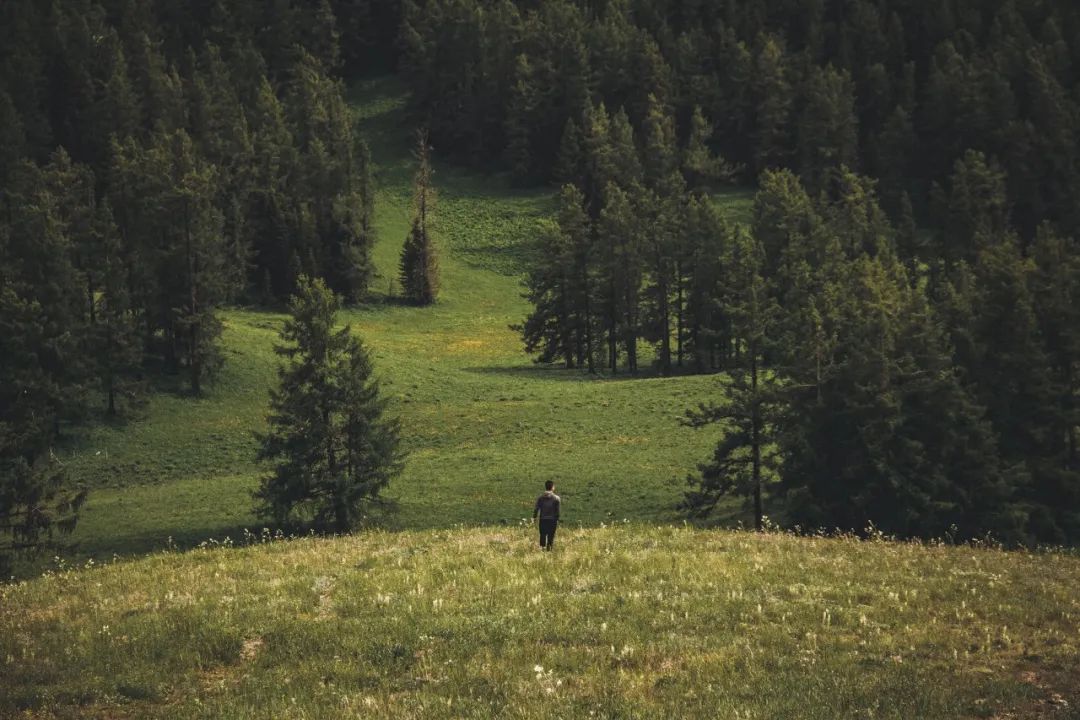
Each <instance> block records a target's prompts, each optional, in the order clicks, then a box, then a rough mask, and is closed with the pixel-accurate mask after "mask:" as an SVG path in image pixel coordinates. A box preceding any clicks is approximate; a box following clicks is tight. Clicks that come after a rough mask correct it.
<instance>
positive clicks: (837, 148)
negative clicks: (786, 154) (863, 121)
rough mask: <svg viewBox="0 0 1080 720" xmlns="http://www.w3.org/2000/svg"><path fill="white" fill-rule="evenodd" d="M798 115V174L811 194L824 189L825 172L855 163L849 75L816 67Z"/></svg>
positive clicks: (855, 123) (854, 122)
mask: <svg viewBox="0 0 1080 720" xmlns="http://www.w3.org/2000/svg"><path fill="white" fill-rule="evenodd" d="M804 92H805V98H804V100H803V103H802V105H803V106H802V108H801V110H800V111H799V112H798V131H797V135H798V156H799V165H798V166H799V175H800V176H801V177H802V180H803V183H804V184H805V185H806V188H807V190H809V192H810V193H811V195H816V194H817V193H818V191H820V190H822V189H823V188H824V187H825V182H826V180H827V175H828V172H829V171H830V170H832V169H836V168H839V167H840V166H847V167H849V168H853V167H855V166H856V163H857V161H858V120H857V119H856V117H855V90H854V87H853V86H852V82H851V76H850V75H849V74H848V73H847V72H846V71H842V72H837V71H836V70H835V69H833V68H832V67H827V68H825V69H824V70H820V69H817V68H815V69H814V70H812V71H811V73H810V78H809V79H808V81H807V82H806V84H805V88H804Z"/></svg>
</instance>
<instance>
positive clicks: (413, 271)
mask: <svg viewBox="0 0 1080 720" xmlns="http://www.w3.org/2000/svg"><path fill="white" fill-rule="evenodd" d="M414 156H415V158H416V162H417V169H416V175H414V176H413V210H414V215H413V222H412V228H411V229H410V230H409V236H408V237H407V238H406V239H405V246H404V247H403V248H402V251H401V289H402V291H403V293H404V296H405V298H406V299H408V300H409V301H410V302H414V303H416V304H418V305H431V304H432V303H434V302H435V299H436V298H437V297H438V295H439V261H438V256H437V254H436V250H435V239H434V237H433V236H432V232H431V216H432V212H433V210H434V208H435V188H434V186H433V185H432V182H431V176H432V169H431V148H430V147H429V145H428V136H427V132H426V131H424V130H418V131H417V133H416V150H415V151H414Z"/></svg>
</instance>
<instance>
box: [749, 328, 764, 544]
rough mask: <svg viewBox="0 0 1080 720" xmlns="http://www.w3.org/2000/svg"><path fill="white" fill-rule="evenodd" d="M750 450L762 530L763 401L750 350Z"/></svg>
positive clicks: (754, 357) (756, 524) (754, 355)
mask: <svg viewBox="0 0 1080 720" xmlns="http://www.w3.org/2000/svg"><path fill="white" fill-rule="evenodd" d="M750 402H751V408H752V410H751V416H750V452H751V453H752V454H753V473H754V475H753V483H754V529H755V530H757V531H758V532H761V530H762V518H763V517H764V513H763V511H762V506H761V402H760V398H759V397H758V370H757V351H756V350H755V349H751V351H750Z"/></svg>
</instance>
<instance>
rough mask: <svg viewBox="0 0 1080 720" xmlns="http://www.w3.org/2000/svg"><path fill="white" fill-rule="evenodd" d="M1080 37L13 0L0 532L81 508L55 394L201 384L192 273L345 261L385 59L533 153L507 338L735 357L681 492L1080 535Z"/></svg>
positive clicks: (35, 532) (203, 363)
mask: <svg viewBox="0 0 1080 720" xmlns="http://www.w3.org/2000/svg"><path fill="white" fill-rule="evenodd" d="M1077 37H1080V9H1078V8H1076V7H1073V6H1072V5H1070V4H1068V3H1060V2H1051V1H1050V0H1033V1H1031V2H1024V3H1020V2H1017V1H1016V0H993V1H991V2H985V1H981V0H933V1H930V0H891V1H890V0H877V1H871V0H843V1H841V0H799V1H797V2H796V1H795V0H759V1H758V2H735V1H734V0H727V1H725V2H701V1H700V0H681V1H677V0H623V1H620V0H610V1H607V2H605V1H603V0H597V1H590V0H581V1H579V2H572V1H570V0H545V1H544V2H528V1H525V0H522V1H521V2H512V1H511V0H482V1H481V0H426V1H424V2H413V1H412V0H404V1H403V2H391V1H385V2H380V1H378V0H273V1H271V2H254V1H253V0H233V1H231V2H226V1H225V0H203V1H201V2H194V3H169V2H163V1H155V2H136V1H135V0H49V1H48V2H38V1H36V0H7V1H6V2H4V3H3V4H2V5H0V379H2V381H3V382H0V479H2V480H0V536H3V537H5V538H10V544H11V545H12V546H14V547H18V546H20V545H22V544H32V543H33V542H35V541H36V540H37V539H38V538H39V536H40V535H42V534H43V533H48V532H49V531H50V530H52V529H54V528H58V527H63V526H64V525H65V524H66V523H69V522H70V520H71V519H72V517H73V512H74V511H75V510H76V509H77V507H78V505H79V503H80V502H81V499H82V497H83V494H82V493H81V492H80V491H79V490H78V489H77V488H74V487H73V486H72V484H71V483H70V482H66V481H65V479H64V478H63V474H62V472H60V468H58V466H57V463H56V462H55V458H54V455H53V448H54V446H55V443H56V441H57V438H58V437H59V436H60V435H61V434H62V433H63V432H64V430H65V428H66V427H68V426H70V424H71V423H75V422H80V421H83V420H85V419H86V418H87V417H88V416H89V415H90V414H92V413H93V412H95V411H96V409H98V408H100V409H101V410H102V411H103V412H106V413H108V414H110V415H112V414H118V413H121V414H122V413H123V412H124V411H125V408H127V407H128V406H130V405H132V404H133V403H137V402H138V399H139V397H140V395H141V394H142V392H143V388H144V387H145V386H146V385H147V383H148V382H149V381H150V380H151V379H153V378H156V377H176V378H180V379H182V382H183V384H184V385H185V386H186V387H187V388H188V389H190V391H191V392H192V393H194V394H198V393H199V392H201V390H202V388H203V386H204V384H205V383H206V381H207V379H208V378H209V377H211V376H212V375H213V373H214V371H215V368H217V367H218V365H219V364H220V362H221V353H220V349H219V343H218V337H219V334H220V332H221V324H220V321H219V319H218V317H217V315H216V312H215V311H216V309H217V308H219V307H221V306H223V305H225V304H241V303H247V304H273V305H280V304H282V303H284V302H285V301H286V299H287V298H288V297H289V296H290V295H292V294H293V293H294V292H295V290H296V288H297V283H298V282H299V279H300V278H301V277H304V276H310V277H313V278H322V279H323V280H324V281H325V283H326V285H327V287H328V288H329V289H330V290H332V291H333V292H334V293H336V294H337V295H339V296H341V297H343V298H345V299H346V300H347V301H350V302H352V301H357V300H360V299H362V298H364V297H365V295H366V294H367V291H368V287H369V284H370V283H371V281H372V278H373V273H374V268H373V264H372V260H371V248H372V243H373V242H374V240H375V238H374V230H373V212H374V187H373V182H374V181H373V175H372V163H371V159H370V158H371V156H370V151H369V149H368V147H367V145H366V143H365V141H364V139H363V138H362V137H361V136H360V134H359V133H358V132H357V130H356V127H355V126H354V123H353V120H352V115H351V113H350V111H349V108H348V105H347V103H346V100H345V85H346V82H348V81H350V80H352V79H353V78H356V77H358V76H360V75H363V74H370V73H384V72H389V71H397V72H399V73H400V75H401V77H402V78H403V79H404V81H405V83H406V84H407V86H408V87H409V89H410V92H411V107H410V111H411V113H412V116H413V120H414V124H415V125H416V127H423V128H427V130H428V132H430V138H431V143H432V144H433V145H434V147H435V148H436V150H437V152H439V154H440V155H442V156H444V157H449V158H450V159H452V160H454V161H456V162H460V163H465V164H470V165H475V166H478V167H480V168H483V169H485V170H505V171H509V172H510V173H511V174H512V177H513V178H514V180H515V182H518V183H521V184H542V183H549V184H552V185H554V186H555V187H557V188H558V211H557V217H556V218H555V219H553V221H552V222H551V223H549V225H548V227H547V231H546V233H545V235H544V237H543V238H542V240H541V243H542V245H543V247H542V248H541V249H542V252H540V253H538V254H537V257H538V258H541V261H540V262H539V263H538V265H537V266H536V267H534V268H533V269H532V270H531V271H530V273H529V274H528V277H527V279H526V288H527V293H528V297H529V299H530V300H531V301H532V302H533V305H534V311H533V312H532V313H531V314H530V316H529V317H528V318H526V319H525V320H524V322H523V323H522V325H521V327H520V330H521V333H522V336H523V339H524V341H525V345H526V348H527V349H528V350H529V351H530V352H533V353H535V354H536V355H537V357H538V359H539V360H542V361H546V362H555V361H559V362H562V363H564V364H565V365H566V366H568V367H574V368H580V369H581V370H582V371H592V372H600V371H606V372H610V373H616V372H620V373H621V372H629V373H636V372H638V371H639V370H641V369H644V368H643V367H642V365H644V364H649V363H652V364H655V366H656V369H657V371H658V372H660V373H662V374H672V373H677V372H715V371H724V372H726V373H727V376H728V377H729V378H730V382H729V386H728V391H727V393H726V395H727V399H726V400H725V401H724V402H723V403H721V404H714V403H712V402H710V401H709V399H707V398H703V403H702V405H701V407H700V408H698V409H696V410H694V411H691V412H690V413H689V414H688V416H687V418H686V422H687V423H688V424H691V425H711V424H716V423H719V424H720V425H722V426H723V427H724V428H725V439H724V441H722V442H721V444H720V445H719V446H718V447H717V450H716V455H715V457H714V458H713V459H712V460H711V461H710V462H709V463H707V464H706V465H704V466H703V467H702V469H701V472H700V473H699V474H696V475H694V476H693V477H692V478H691V481H690V489H689V491H688V492H687V496H686V505H687V510H688V512H691V513H694V514H708V513H709V512H710V510H711V509H712V508H713V507H714V506H715V505H716V503H717V502H718V500H719V499H720V498H721V497H722V496H724V495H727V494H731V493H735V494H742V495H747V496H748V497H750V498H752V499H753V503H754V508H755V515H756V517H757V519H758V522H759V523H760V522H761V516H762V514H763V513H764V511H765V509H766V508H765V506H766V505H770V508H771V509H772V510H775V511H776V512H778V513H779V515H780V517H782V518H783V519H784V520H785V521H786V522H788V523H789V524H792V525H799V526H801V527H804V528H816V527H822V526H824V527H841V528H853V529H857V530H861V529H863V528H865V527H867V525H868V524H869V523H873V524H875V525H876V526H877V527H879V528H881V529H883V530H885V531H888V532H894V533H897V534H902V535H916V536H943V535H951V536H959V537H972V536H978V535H982V534H984V533H987V532H991V533H993V534H994V535H995V536H996V537H999V538H1003V539H1006V540H1009V541H1019V542H1034V541H1039V542H1076V541H1077V540H1078V539H1080V447H1078V444H1080V438H1078V432H1077V427H1078V426H1080V404H1078V402H1077V393H1078V390H1080V388H1078V384H1080V247H1078V245H1077V241H1076V240H1075V238H1077V237H1078V236H1080V210H1078V206H1077V203H1076V201H1075V198H1076V197H1077V196H1080V150H1078V147H1077V134H1078V130H1080V42H1076V41H1075V38H1077ZM424 137H426V136H424ZM419 146H420V148H421V150H420V155H421V156H422V161H421V171H420V173H419V174H418V181H417V182H418V187H422V188H423V187H425V186H424V183H425V182H426V183H430V172H428V171H427V170H425V169H424V168H426V167H427V163H428V159H427V156H426V153H427V148H428V144H427V140H426V139H424V140H421V141H420V143H419ZM425 178H426V180H425ZM732 182H737V183H742V184H748V185H753V186H755V187H757V188H758V194H757V197H756V200H755V204H754V213H753V221H752V223H751V224H750V225H749V226H748V227H736V226H733V225H732V224H731V223H729V222H728V221H726V220H725V219H724V217H723V215H722V214H721V213H720V212H719V211H718V209H717V208H716V207H715V205H714V203H713V202H712V201H711V199H710V192H711V191H712V190H714V189H716V188H717V187H718V186H720V185H723V184H726V183H732ZM426 192H427V190H426V189H422V190H419V191H418V198H420V205H421V207H426V202H427V200H426V198H427V197H428V196H427V194H426ZM418 218H420V219H418V220H417V221H416V223H414V229H413V233H412V236H413V239H412V241H411V243H410V245H409V246H408V247H407V248H406V249H407V250H409V252H407V253H406V256H407V257H406V258H405V259H404V260H403V263H404V264H403V268H402V273H403V278H404V279H409V278H412V277H413V273H412V271H410V270H408V269H407V268H409V267H413V266H417V267H424V268H431V269H432V270H434V267H435V266H434V261H433V259H429V258H433V256H431V255H430V254H429V252H428V250H427V249H426V248H427V247H428V244H429V240H428V236H427V229H426V226H425V225H424V221H423V211H421V213H420V214H419V215H418ZM410 248H411V249H410ZM410 253H411V254H410ZM412 256H416V257H417V258H420V260H415V258H414V259H413V260H409V257H412ZM410 282H411V281H410ZM406 284H407V283H406ZM412 284H413V285H416V288H413V289H411V290H410V293H411V295H413V296H415V297H414V300H415V301H416V302H418V303H427V302H431V301H434V300H435V297H436V292H437V286H436V285H434V284H432V283H428V282H427V281H426V280H425V282H423V283H420V282H413V283H412ZM639 346H641V348H639ZM642 348H647V350H648V351H647V352H642Z"/></svg>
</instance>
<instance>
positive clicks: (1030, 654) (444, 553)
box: [0, 523, 1080, 720]
mask: <svg viewBox="0 0 1080 720" xmlns="http://www.w3.org/2000/svg"><path fill="white" fill-rule="evenodd" d="M249 540H250V541H252V542H253V543H254V544H253V545H252V546H249V547H232V548H228V547H205V548H202V549H196V550H193V551H190V552H187V553H182V554H181V553H175V552H159V553H155V554H151V555H149V556H146V557H144V558H142V559H139V560H135V561H130V562H121V563H115V564H109V565H106V566H93V567H89V568H78V569H70V568H65V567H62V566H61V567H58V568H57V569H55V570H54V571H51V572H49V573H47V574H46V575H44V576H42V577H39V578H36V579H34V580H31V581H27V582H22V583H17V584H9V585H5V586H0V678H2V680H0V717H5V718H6V717H12V718H15V717H18V718H34V719H38V718H50V719H52V718H110V719H116V718H207V719H210V718H214V719H225V718H237V719H240V718H245V719H246V718H313V719H314V718H327V719H328V720H330V719H336V718H376V717H377V718H522V719H525V718H536V719H538V720H539V719H540V718H545V719H546V718H731V719H735V718H777V719H788V718H800V719H805V720H812V719H820V720H835V719H837V718H857V719H863V718H866V719H869V718H875V719H886V718H895V719H896V720H915V719H918V720H934V719H938V718H940V719H946V718H949V719H952V718H999V719H1003V718H1055V719H1056V718H1062V719H1064V718H1075V717H1077V714H1076V713H1077V710H1076V707H1077V705H1076V703H1077V702H1080V697H1078V695H1077V688H1078V687H1080V667H1078V661H1077V657H1078V652H1080V596H1078V595H1077V593H1076V588H1077V587H1078V586H1080V558H1077V557H1075V556H1070V555H1064V554H1054V553H1043V554H1031V553H1026V552H1013V553H1004V552H1001V551H998V550H988V549H980V548H973V547H945V546H928V545H917V544H903V543H890V542H865V541H859V540H854V539H825V538H806V537H801V538H796V537H792V536H788V535H783V534H763V535H757V534H754V533H750V532H731V531H707V530H697V529H692V528H683V527H672V526H667V527H658V526H655V525H646V524H638V523H629V524H624V523H617V524H616V525H615V526H607V527H596V528H585V529H573V528H568V529H564V530H561V531H560V533H559V535H558V536H557V539H556V548H555V551H554V552H552V553H543V552H540V551H539V550H538V549H536V548H535V547H534V546H533V542H532V532H531V530H530V529H529V528H527V527H525V526H520V527H517V526H515V527H510V528H471V529H470V528H453V529H444V530H427V531H404V532H386V531H369V532H363V533H358V534H356V535H352V536H347V537H341V538H335V539H316V538H303V539H297V540H292V541H280V542H275V541H272V540H271V541H267V540H268V538H259V537H254V538H249Z"/></svg>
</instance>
